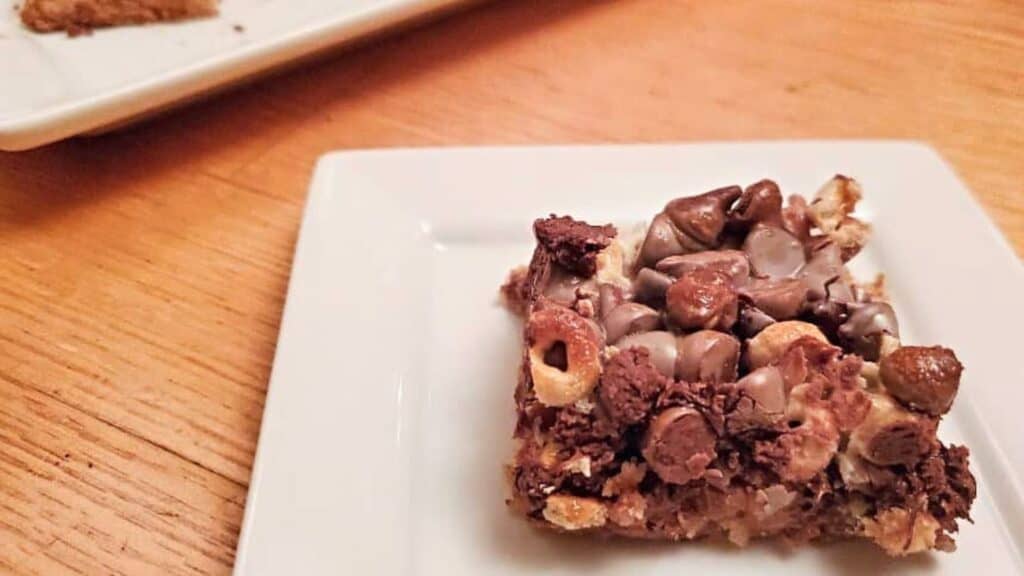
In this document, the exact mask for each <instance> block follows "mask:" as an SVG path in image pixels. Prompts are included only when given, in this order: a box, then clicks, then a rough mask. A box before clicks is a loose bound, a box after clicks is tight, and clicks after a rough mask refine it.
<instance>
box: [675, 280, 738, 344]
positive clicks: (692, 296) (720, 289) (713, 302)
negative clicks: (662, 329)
mask: <svg viewBox="0 0 1024 576" xmlns="http://www.w3.org/2000/svg"><path fill="white" fill-rule="evenodd" d="M665 307H666V308H667V310H668V315H669V318H671V319H672V321H673V322H675V323H676V324H677V325H679V327H680V328H683V329H684V330H695V329H706V330H728V329H729V328H730V327H731V326H732V325H733V324H735V323H736V317H737V315H738V314H739V300H738V299H737V296H736V290H735V289H734V288H733V287H732V281H731V280H730V278H729V276H727V275H726V274H724V273H722V272H718V271H715V270H696V271H694V272H691V273H689V274H687V275H685V276H683V277H682V278H680V279H678V280H676V281H675V282H674V283H673V284H672V286H669V289H668V293H667V294H666V305H665Z"/></svg>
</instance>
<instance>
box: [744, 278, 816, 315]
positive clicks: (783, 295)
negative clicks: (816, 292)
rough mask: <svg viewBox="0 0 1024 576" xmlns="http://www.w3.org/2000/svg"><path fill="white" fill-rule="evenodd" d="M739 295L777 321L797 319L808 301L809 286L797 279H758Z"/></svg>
mask: <svg viewBox="0 0 1024 576" xmlns="http://www.w3.org/2000/svg"><path fill="white" fill-rule="evenodd" d="M739 293H740V296H741V297H742V298H743V299H744V300H746V301H748V302H750V303H752V304H753V305H754V306H755V307H756V308H757V309H758V310H761V311H762V312H764V313H765V314H767V315H769V316H771V317H772V318H774V319H775V320H789V319H791V318H796V316H797V315H798V314H799V313H800V310H801V309H803V307H804V303H805V302H806V301H807V285H806V284H804V282H803V280H799V279H797V278H757V279H754V280H751V282H750V284H748V285H747V286H744V287H743V288H741V289H740V291H739Z"/></svg>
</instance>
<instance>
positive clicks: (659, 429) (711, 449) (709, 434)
mask: <svg viewBox="0 0 1024 576" xmlns="http://www.w3.org/2000/svg"><path fill="white" fill-rule="evenodd" d="M641 453H642V454H643V457H644V459H645V460H647V463H648V464H649V465H650V467H651V469H653V470H654V472H655V473H656V474H657V475H658V476H659V477H660V478H661V479H662V480H664V481H665V482H668V483H669V484H686V483H687V482H689V481H691V480H694V479H696V478H699V477H700V476H701V475H702V474H703V473H704V470H706V469H707V466H708V464H709V463H710V462H711V461H712V460H713V459H714V458H715V433H714V431H713V430H712V429H711V426H709V425H708V423H707V421H706V420H705V419H704V416H702V415H701V413H700V412H698V411H696V410H694V409H693V408H690V407H687V406H677V407H674V408H669V409H667V410H665V411H663V412H662V413H661V414H658V415H657V416H656V417H655V418H654V420H653V421H652V422H651V424H650V426H649V427H648V428H647V432H646V434H645V435H644V437H643V440H642V443H641Z"/></svg>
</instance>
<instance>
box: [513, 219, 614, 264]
mask: <svg viewBox="0 0 1024 576" xmlns="http://www.w3.org/2000/svg"><path fill="white" fill-rule="evenodd" d="M533 232H534V235H535V236H536V237H537V242H538V244H539V245H540V246H543V247H544V249H545V250H547V251H548V252H549V253H550V254H551V256H552V258H553V259H554V261H555V262H557V263H558V264H560V265H561V266H562V267H564V268H565V269H566V270H568V271H569V272H572V273H575V274H578V275H580V276H583V277H585V278H589V277H591V276H593V275H594V273H595V272H596V271H597V253H598V252H600V251H601V250H604V249H605V248H607V247H608V245H609V244H611V242H612V239H613V238H615V235H616V231H615V227H614V226H611V225H605V226H591V225H590V224H587V223H586V222H581V221H579V220H573V219H572V218H570V217H569V216H560V217H559V216H555V215H553V214H552V215H551V217H549V218H545V219H539V220H537V221H535V222H534V223H533Z"/></svg>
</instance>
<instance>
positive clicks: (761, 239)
mask: <svg viewBox="0 0 1024 576" xmlns="http://www.w3.org/2000/svg"><path fill="white" fill-rule="evenodd" d="M743 251H744V252H746V253H747V258H748V259H749V260H750V268H751V270H752V271H753V273H754V274H756V275H758V276H768V277H770V278H785V277H787V276H791V275H793V274H795V273H796V272H797V271H798V270H800V268H801V267H802V266H803V265H804V262H805V261H806V258H805V256H804V246H803V244H801V243H800V241H799V240H797V239H796V238H795V237H794V236H793V235H792V234H790V233H789V232H786V231H785V230H783V229H782V228H780V227H778V226H772V225H768V224H758V225H756V226H754V229H753V230H751V231H750V234H748V235H747V239H746V240H744V242H743Z"/></svg>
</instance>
